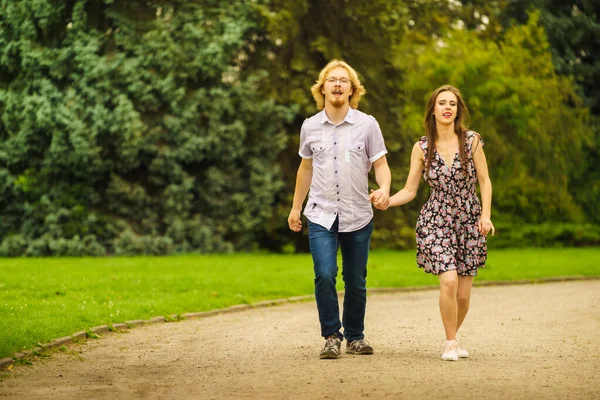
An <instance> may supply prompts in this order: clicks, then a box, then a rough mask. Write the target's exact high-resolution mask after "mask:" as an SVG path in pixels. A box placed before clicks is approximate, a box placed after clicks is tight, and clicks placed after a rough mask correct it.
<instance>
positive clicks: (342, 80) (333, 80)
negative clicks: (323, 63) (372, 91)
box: [325, 77, 350, 85]
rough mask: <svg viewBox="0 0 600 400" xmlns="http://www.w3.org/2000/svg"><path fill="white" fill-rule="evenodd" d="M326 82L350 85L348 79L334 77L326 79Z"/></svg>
mask: <svg viewBox="0 0 600 400" xmlns="http://www.w3.org/2000/svg"><path fill="white" fill-rule="evenodd" d="M325 82H327V83H337V82H339V83H341V84H342V85H347V84H349V83H350V79H348V78H334V77H329V78H327V79H325Z"/></svg>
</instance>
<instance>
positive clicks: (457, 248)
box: [288, 60, 494, 361]
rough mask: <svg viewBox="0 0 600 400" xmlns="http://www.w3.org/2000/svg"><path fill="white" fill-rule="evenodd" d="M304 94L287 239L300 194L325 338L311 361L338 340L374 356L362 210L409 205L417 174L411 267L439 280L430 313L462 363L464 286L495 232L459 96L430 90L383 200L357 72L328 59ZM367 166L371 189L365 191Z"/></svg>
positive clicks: (369, 225) (480, 160)
mask: <svg viewBox="0 0 600 400" xmlns="http://www.w3.org/2000/svg"><path fill="white" fill-rule="evenodd" d="M311 92H312V95H313V97H314V99H315V102H316V105H317V108H318V109H320V110H321V111H320V112H319V113H317V114H315V115H314V116H312V117H310V118H308V119H306V120H305V121H304V123H303V124H302V129H301V132H300V150H299V154H300V156H301V157H302V161H301V163H300V166H299V168H298V173H297V176H296V187H295V192H294V200H293V205H292V210H291V211H290V215H289V217H288V224H289V227H290V229H291V230H293V231H295V232H299V231H300V230H301V229H302V222H301V212H302V205H303V203H304V200H305V198H306V195H307V194H308V195H309V196H308V201H307V203H306V207H305V208H304V215H305V216H306V218H307V220H308V238H309V245H310V252H311V254H312V258H313V263H314V272H315V298H316V302H317V309H318V314H319V321H320V324H321V335H322V336H323V338H325V345H324V347H323V349H322V350H321V353H320V358H324V359H330V358H334V359H335V358H339V357H340V355H341V343H342V340H343V339H344V338H345V339H346V353H347V354H359V355H362V354H373V347H372V346H371V345H370V344H369V343H367V342H366V341H365V340H364V333H363V332H364V317H365V308H366V300H367V290H366V276H367V259H368V255H369V244H370V240H371V233H372V231H373V221H372V219H373V208H372V206H371V204H373V205H374V206H375V208H377V209H379V210H386V209H387V208H388V207H394V206H400V205H402V204H406V203H408V202H410V201H411V200H413V199H414V198H415V195H416V193H417V189H418V187H419V181H420V179H421V176H423V178H424V179H425V181H426V182H427V183H428V184H429V186H430V189H431V192H430V196H429V199H428V200H427V202H426V203H425V204H424V205H423V207H422V209H421V212H420V215H419V218H418V220H417V225H416V240H417V264H418V266H419V267H420V268H423V269H424V270H425V272H427V273H431V274H434V275H437V276H438V277H439V281H440V293H439V306H440V314H441V317H442V322H443V325H444V330H445V333H446V344H445V346H444V350H443V352H442V359H443V360H447V361H456V360H458V358H464V357H468V352H467V351H466V349H465V348H464V347H463V346H462V345H461V343H460V342H459V341H458V340H457V336H456V335H457V332H458V330H459V328H460V326H461V325H462V323H463V321H464V319H465V316H466V314H467V311H468V309H469V304H470V297H471V287H472V285H473V279H474V277H475V276H476V275H477V270H478V268H483V267H484V264H485V261H486V258H487V246H486V235H487V234H488V233H489V232H491V233H492V235H493V234H494V225H493V224H492V222H491V220H490V213H491V202H492V184H491V181H490V178H489V174H488V169H487V162H486V158H485V154H484V152H483V141H482V139H481V137H480V136H479V134H478V133H477V132H475V131H472V130H469V129H467V126H466V118H467V117H468V110H467V107H466V105H465V103H464V101H463V99H462V97H461V94H460V92H459V90H458V89H457V88H455V87H453V86H450V85H444V86H442V87H440V88H438V89H436V90H435V91H434V92H433V93H432V95H431V97H430V99H429V101H428V102H427V106H426V110H425V124H424V125H425V136H423V137H421V139H420V140H419V141H418V142H416V143H415V144H414V146H413V148H412V152H411V157H410V171H409V174H408V177H407V179H406V183H405V185H404V188H403V189H402V190H400V191H398V192H397V193H396V194H394V195H392V196H390V194H389V193H390V185H391V173H390V169H389V167H388V164H387V159H386V154H387V149H386V147H385V142H384V139H383V135H382V133H381V129H380V128H379V124H378V123H377V121H376V120H375V118H373V117H372V116H370V115H367V114H365V113H363V112H361V111H359V110H358V103H359V102H360V99H361V97H362V96H363V95H364V94H365V93H366V91H365V89H364V87H363V86H362V84H361V82H360V80H359V79H358V75H357V73H356V71H355V70H354V69H353V68H352V67H350V65H348V64H347V63H345V62H343V61H339V60H332V61H331V62H330V63H329V64H327V65H326V66H325V67H324V68H323V69H322V70H321V72H320V74H319V79H318V80H317V82H316V83H315V84H314V85H313V86H312V88H311ZM371 167H372V168H373V169H374V170H375V179H376V181H377V184H378V185H379V188H378V189H377V190H371V193H369V191H368V174H369V171H370V170H371ZM477 182H479V187H480V193H481V202H480V201H479V199H478V198H477V192H476V184H477ZM309 190H310V193H309ZM338 248H341V251H342V260H343V261H342V275H343V279H344V286H345V293H344V303H343V313H342V319H341V320H340V313H339V304H338V298H337V290H336V287H335V284H336V277H337V273H338V266H337V252H338ZM342 327H343V329H344V331H343V333H342V332H341V329H342Z"/></svg>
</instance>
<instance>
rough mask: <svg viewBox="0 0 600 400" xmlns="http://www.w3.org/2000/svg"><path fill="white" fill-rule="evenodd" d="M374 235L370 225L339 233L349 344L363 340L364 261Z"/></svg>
mask: <svg viewBox="0 0 600 400" xmlns="http://www.w3.org/2000/svg"><path fill="white" fill-rule="evenodd" d="M372 233H373V221H371V222H369V224H367V226H365V227H364V228H362V229H360V230H358V231H354V232H345V233H340V246H341V248H342V259H343V268H342V275H343V277H344V286H345V295H344V312H343V317H342V321H343V325H344V336H345V337H346V340H347V341H348V342H351V341H354V340H362V339H364V337H365V335H364V333H363V332H364V320H365V308H366V305H367V287H366V286H367V260H368V258H369V244H370V243H371V234H372Z"/></svg>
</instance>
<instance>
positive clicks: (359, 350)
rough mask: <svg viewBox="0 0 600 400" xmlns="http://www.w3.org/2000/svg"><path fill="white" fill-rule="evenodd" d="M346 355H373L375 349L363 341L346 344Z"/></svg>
mask: <svg viewBox="0 0 600 400" xmlns="http://www.w3.org/2000/svg"><path fill="white" fill-rule="evenodd" d="M346 354H359V355H362V354H373V347H371V346H370V345H369V344H368V343H367V342H365V341H364V340H362V339H359V340H353V341H351V342H346Z"/></svg>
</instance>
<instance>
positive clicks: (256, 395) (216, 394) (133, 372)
mask: <svg viewBox="0 0 600 400" xmlns="http://www.w3.org/2000/svg"><path fill="white" fill-rule="evenodd" d="M318 333H319V326H318V320H317V313H316V307H315V305H314V302H307V303H296V304H286V305H283V306H277V307H269V308H261V309H252V310H249V311H243V312H239V313H233V314H222V315H217V316H213V317H209V318H205V319H199V320H190V321H182V322H178V323H166V324H159V325H152V326H145V327H141V328H135V329H133V330H131V331H129V332H127V333H119V334H111V335H107V336H106V337H105V338H103V339H101V340H90V341H88V342H87V344H83V345H73V346H71V349H72V354H61V353H58V354H55V355H53V356H52V358H51V359H48V360H44V361H37V362H35V363H34V365H33V366H16V367H15V368H14V370H13V371H12V372H11V374H10V376H9V377H8V378H6V379H4V380H3V381H1V382H0V398H2V399H4V398H7V399H46V400H47V399H111V400H112V399H171V398H173V399H175V398H176V399H224V398H231V399H239V398H250V399H287V398H290V399H317V398H318V399H323V398H330V399H331V398H345V399H356V398H361V397H368V398H375V399H384V398H385V399H387V398H393V399H401V398H406V399H421V398H452V397H455V398H462V399H528V400H531V399H565V398H569V399H600V380H599V379H598V376H599V375H600V281H597V280H591V281H580V282H564V283H547V284H535V285H517V286H502V287H479V288H474V289H473V296H472V305H471V311H470V313H469V315H468V316H467V320H466V322H465V325H464V327H463V329H462V332H461V333H462V338H463V341H464V343H465V345H466V347H467V349H468V350H469V351H470V353H471V357H470V358H469V359H468V360H460V361H458V362H443V361H441V360H440V359H439V355H440V350H441V345H442V342H443V330H442V325H441V322H440V318H439V314H438V306H437V291H421V292H405V293H395V294H372V295H370V296H369V298H368V302H367V318H366V331H365V334H366V335H367V340H369V341H370V342H371V344H372V345H373V346H374V348H375V352H376V354H375V355H373V356H351V355H345V354H344V355H343V356H342V357H341V358H340V359H338V360H319V358H318V352H319V350H320V347H321V345H322V340H321V339H320V338H319V334H318Z"/></svg>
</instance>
